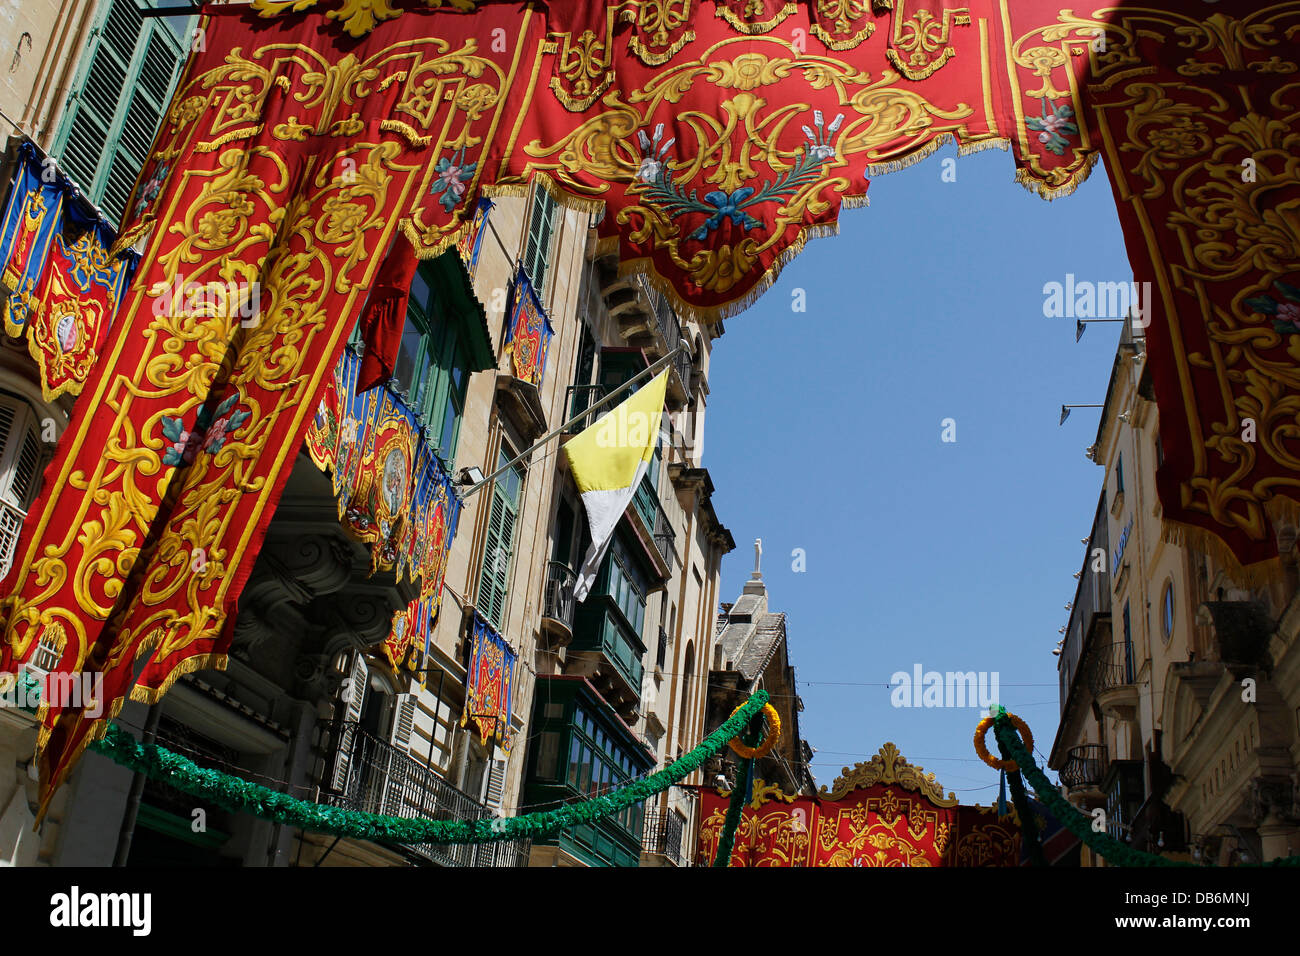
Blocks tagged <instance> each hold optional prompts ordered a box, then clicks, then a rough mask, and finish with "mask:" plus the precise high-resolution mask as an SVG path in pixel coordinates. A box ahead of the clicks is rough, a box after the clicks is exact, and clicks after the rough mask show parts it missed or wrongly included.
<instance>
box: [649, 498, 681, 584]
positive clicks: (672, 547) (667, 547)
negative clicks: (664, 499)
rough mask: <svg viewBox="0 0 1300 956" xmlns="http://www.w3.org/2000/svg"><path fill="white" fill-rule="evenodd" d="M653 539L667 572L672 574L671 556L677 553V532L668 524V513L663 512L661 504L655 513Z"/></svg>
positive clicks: (673, 556)
mask: <svg viewBox="0 0 1300 956" xmlns="http://www.w3.org/2000/svg"><path fill="white" fill-rule="evenodd" d="M656 504H658V502H656ZM654 539H655V547H656V548H658V549H659V553H660V554H661V555H663V559H664V562H665V563H666V564H667V565H668V573H669V574H672V573H673V558H675V557H676V555H677V545H676V541H677V532H676V531H674V530H673V526H672V525H671V524H669V522H668V515H667V514H665V513H664V509H663V507H662V506H660V507H659V508H658V510H657V514H656V515H655V524H654Z"/></svg>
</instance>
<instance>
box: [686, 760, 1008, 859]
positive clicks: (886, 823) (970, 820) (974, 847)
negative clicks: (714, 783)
mask: <svg viewBox="0 0 1300 956" xmlns="http://www.w3.org/2000/svg"><path fill="white" fill-rule="evenodd" d="M728 796H729V795H724V794H719V793H717V792H716V791H713V790H703V791H701V801H700V819H701V821H702V822H701V824H700V834H699V843H698V846H697V851H696V859H697V861H698V862H699V863H700V864H701V865H703V866H710V865H712V863H713V860H714V857H715V856H716V854H717V850H718V838H719V836H720V834H721V832H722V826H723V821H724V820H725V818H726V815H727V804H728V802H729V801H728ZM1019 864H1020V831H1019V826H1018V824H1017V822H1016V819H1015V816H1014V814H1012V815H1009V816H1006V817H999V816H998V815H997V813H996V812H995V811H994V810H992V809H989V808H984V807H964V806H959V805H958V804H957V799H956V797H955V796H954V795H953V794H948V796H947V797H945V796H944V795H943V789H942V788H941V787H940V786H939V784H938V782H937V781H936V780H935V779H934V774H932V773H931V774H927V773H925V772H924V771H923V770H922V769H921V768H920V767H914V766H912V765H911V764H910V763H908V762H907V761H906V760H905V759H903V757H902V755H900V754H899V752H898V748H897V747H895V746H894V745H893V744H885V745H884V746H883V747H881V748H880V752H879V753H878V754H876V756H874V757H872V758H871V760H870V761H869V762H867V763H860V764H858V765H857V766H856V767H854V768H853V769H852V770H850V769H849V768H847V767H846V768H845V769H844V774H843V776H841V777H839V778H838V779H837V780H836V781H835V784H834V785H833V786H832V787H831V788H830V790H829V791H828V790H826V789H825V788H823V789H822V792H821V795H820V797H803V796H791V795H789V794H784V793H782V792H781V790H780V788H779V787H776V786H769V785H766V784H764V783H763V782H762V781H761V780H758V781H755V783H754V791H753V798H752V799H751V800H750V802H749V804H748V805H747V806H746V808H745V812H744V814H743V815H742V816H741V819H740V826H739V827H737V829H736V843H735V848H734V849H733V851H732V854H731V865H732V866H917V867H923V866H958V867H968V866H997V867H1003V866H1018V865H1019Z"/></svg>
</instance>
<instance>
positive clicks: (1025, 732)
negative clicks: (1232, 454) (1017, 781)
mask: <svg viewBox="0 0 1300 956" xmlns="http://www.w3.org/2000/svg"><path fill="white" fill-rule="evenodd" d="M1007 718H1008V719H1009V720H1010V721H1011V726H1013V727H1015V728H1016V732H1017V733H1018V734H1020V739H1021V740H1023V741H1024V742H1025V749H1026V750H1028V751H1029V752H1030V753H1033V751H1034V735H1033V733H1032V732H1031V731H1030V730H1029V725H1028V724H1026V723H1025V722H1024V721H1023V720H1021V719H1020V718H1019V717H1017V716H1016V715H1015V714H1007ZM992 726H993V718H992V717H985V718H984V719H983V720H981V721H980V722H979V726H978V727H976V728H975V753H977V754H979V758H980V760H983V761H984V762H985V763H986V764H988V765H989V766H990V767H992V768H993V769H994V770H1005V771H1006V772H1007V773H1014V772H1015V771H1017V770H1019V769H1020V766H1019V765H1018V764H1017V763H1016V762H1015V761H1014V760H998V759H997V758H995V757H994V756H993V755H992V754H990V753H989V748H988V747H987V746H985V744H984V738H985V737H987V736H988V732H989V730H990V728H992Z"/></svg>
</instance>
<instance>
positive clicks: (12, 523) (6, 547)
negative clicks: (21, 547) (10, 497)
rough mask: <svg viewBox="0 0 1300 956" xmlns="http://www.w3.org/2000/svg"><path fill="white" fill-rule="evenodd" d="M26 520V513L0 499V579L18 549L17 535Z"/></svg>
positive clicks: (7, 570) (6, 571) (5, 572)
mask: <svg viewBox="0 0 1300 956" xmlns="http://www.w3.org/2000/svg"><path fill="white" fill-rule="evenodd" d="M26 520H27V512H26V511H23V510H22V509H20V508H19V507H18V506H17V505H15V504H13V503H12V502H8V501H5V500H4V499H0V578H3V577H4V576H5V575H6V574H8V573H9V566H10V564H12V563H13V559H14V551H15V550H17V548H18V535H19V532H21V531H22V530H23V522H24V521H26Z"/></svg>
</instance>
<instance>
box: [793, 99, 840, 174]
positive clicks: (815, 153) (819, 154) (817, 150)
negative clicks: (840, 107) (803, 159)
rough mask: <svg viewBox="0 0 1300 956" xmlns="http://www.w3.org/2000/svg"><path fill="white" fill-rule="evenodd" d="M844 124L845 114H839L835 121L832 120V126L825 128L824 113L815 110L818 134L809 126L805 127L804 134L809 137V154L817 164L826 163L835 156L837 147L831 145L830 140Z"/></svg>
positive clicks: (815, 124) (814, 115) (814, 121)
mask: <svg viewBox="0 0 1300 956" xmlns="http://www.w3.org/2000/svg"><path fill="white" fill-rule="evenodd" d="M843 122H844V114H843V113H837V114H836V115H835V119H833V120H831V125H830V126H825V125H824V124H823V117H822V111H821V110H813V125H814V126H816V127H817V132H816V133H814V132H813V131H812V130H810V129H809V128H808V127H807V126H804V127H803V134H804V135H805V136H807V137H808V143H809V145H808V153H809V155H811V156H812V157H813V159H815V160H817V162H819V163H824V162H826V160H828V159H830V158H832V157H833V156H834V155H835V147H834V146H832V145H831V144H830V138H831V137H832V136H834V135H835V132H836V131H837V130H838V129H839V128H840V124H841V123H843Z"/></svg>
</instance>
